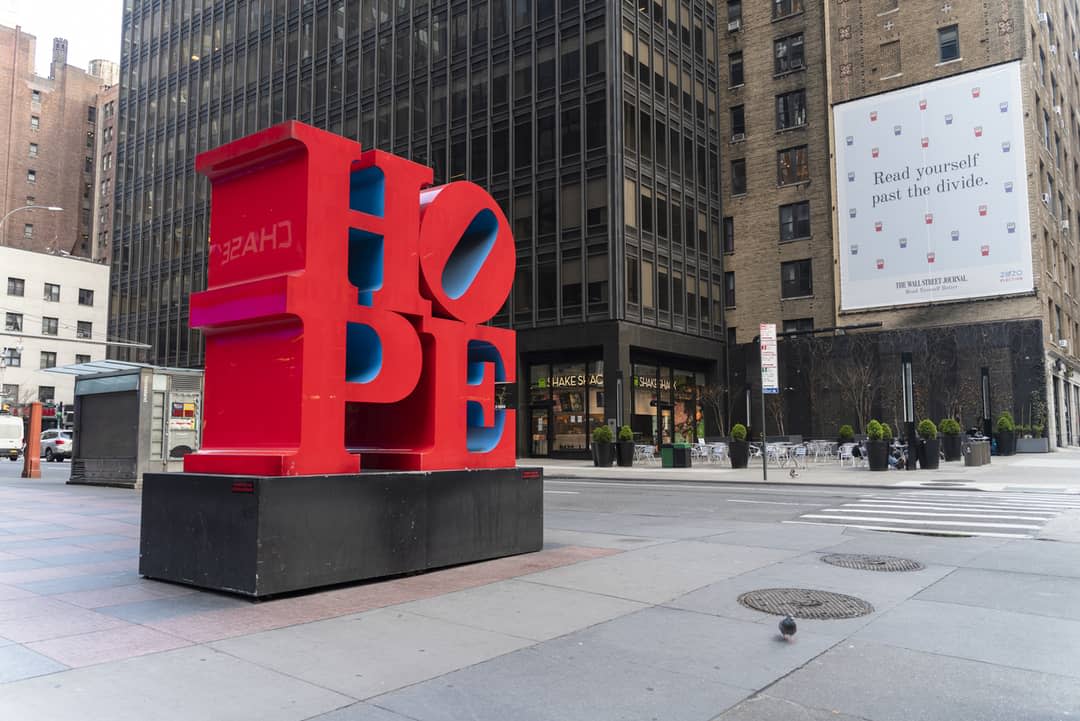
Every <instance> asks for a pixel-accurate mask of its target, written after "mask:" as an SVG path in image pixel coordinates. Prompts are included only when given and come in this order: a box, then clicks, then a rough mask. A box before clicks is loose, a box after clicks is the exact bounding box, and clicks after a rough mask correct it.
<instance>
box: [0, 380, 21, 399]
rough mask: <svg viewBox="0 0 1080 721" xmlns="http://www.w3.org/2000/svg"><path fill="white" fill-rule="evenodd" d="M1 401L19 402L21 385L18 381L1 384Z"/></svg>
mask: <svg viewBox="0 0 1080 721" xmlns="http://www.w3.org/2000/svg"><path fill="white" fill-rule="evenodd" d="M0 401H7V402H9V403H18V402H19V385H18V384H17V383H5V384H4V385H2V386H0Z"/></svg>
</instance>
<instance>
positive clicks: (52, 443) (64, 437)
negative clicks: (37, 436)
mask: <svg viewBox="0 0 1080 721" xmlns="http://www.w3.org/2000/svg"><path fill="white" fill-rule="evenodd" d="M73 445H74V437H73V436H72V434H71V431H60V430H51V431H45V432H44V433H42V434H41V457H42V458H44V459H45V460H46V461H50V462H51V461H62V460H64V459H65V458H71V449H72V446H73Z"/></svg>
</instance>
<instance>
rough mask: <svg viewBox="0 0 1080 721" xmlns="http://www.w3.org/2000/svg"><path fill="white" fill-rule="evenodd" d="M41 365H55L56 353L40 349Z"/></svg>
mask: <svg viewBox="0 0 1080 721" xmlns="http://www.w3.org/2000/svg"><path fill="white" fill-rule="evenodd" d="M41 367H42V368H55V367H56V353H55V352H54V351H50V350H43V351H41Z"/></svg>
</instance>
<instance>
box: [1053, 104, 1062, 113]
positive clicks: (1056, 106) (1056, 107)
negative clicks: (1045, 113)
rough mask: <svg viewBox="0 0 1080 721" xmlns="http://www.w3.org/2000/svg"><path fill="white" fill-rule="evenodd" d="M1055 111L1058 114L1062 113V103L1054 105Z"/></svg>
mask: <svg viewBox="0 0 1080 721" xmlns="http://www.w3.org/2000/svg"><path fill="white" fill-rule="evenodd" d="M1054 112H1055V113H1057V114H1058V115H1061V106H1060V105H1055V106H1054Z"/></svg>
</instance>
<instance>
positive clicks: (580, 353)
mask: <svg viewBox="0 0 1080 721" xmlns="http://www.w3.org/2000/svg"><path fill="white" fill-rule="evenodd" d="M597 325H600V324H597ZM604 325H608V324H604ZM612 325H614V324H612ZM620 325H622V324H620ZM609 327H610V326H609ZM624 327H625V326H624ZM552 330H567V329H565V328H563V329H552ZM585 335H586V336H587V337H589V338H590V339H592V341H593V342H594V343H595V342H596V340H597V339H598V338H597V336H601V337H602V336H603V335H604V334H603V333H602V332H600V329H599V328H596V327H594V332H593V333H591V334H585ZM650 335H662V336H675V337H676V338H683V339H685V338H686V336H676V335H675V334H670V333H665V332H663V331H655V330H653V331H651V333H650ZM528 337H529V336H528V335H527V334H526V333H522V334H520V335H519V348H520V352H519V366H518V380H519V382H518V384H517V386H518V392H517V407H518V408H519V409H520V410H519V411H518V424H519V426H518V428H519V432H518V455H519V456H522V457H527V458H588V457H589V456H590V454H591V448H592V432H593V430H594V429H595V428H596V427H597V426H600V425H605V424H607V423H608V422H609V421H611V422H614V423H615V424H616V425H617V426H622V425H629V426H630V428H631V430H633V432H634V439H635V442H637V443H651V444H654V445H659V444H663V443H673V442H675V443H679V442H688V443H693V442H695V441H696V440H697V439H698V438H703V437H704V436H705V433H706V428H705V418H704V416H705V414H704V413H703V407H702V404H703V398H702V396H703V393H702V391H703V388H704V386H705V385H706V383H707V382H709V380H710V378H712V377H714V376H713V374H714V373H717V372H718V370H719V357H720V353H721V352H722V348H723V346H722V345H721V344H720V343H717V342H713V341H705V340H704V339H692V340H693V341H694V342H696V343H697V344H708V346H712V348H707V350H714V349H715V350H716V355H715V356H714V357H711V358H710V357H706V356H704V355H702V356H698V357H693V356H690V355H678V354H674V353H666V352H661V351H659V350H654V349H648V348H639V347H633V346H630V345H629V344H625V345H624V344H618V345H616V344H614V343H612V344H610V345H609V344H604V345H603V346H599V347H597V346H595V345H594V346H592V347H581V348H564V349H561V350H554V349H551V348H552V345H548V346H547V348H548V349H547V350H533V351H529V350H527V349H526V348H527V346H528V345H532V344H526V343H522V342H521V341H522V340H526V339H528ZM624 343H625V341H624ZM537 345H543V343H541V342H537ZM658 345H659V344H658ZM620 346H621V347H620ZM555 347H556V348H557V347H558V346H555ZM620 356H621V357H620ZM620 361H622V362H620Z"/></svg>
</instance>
